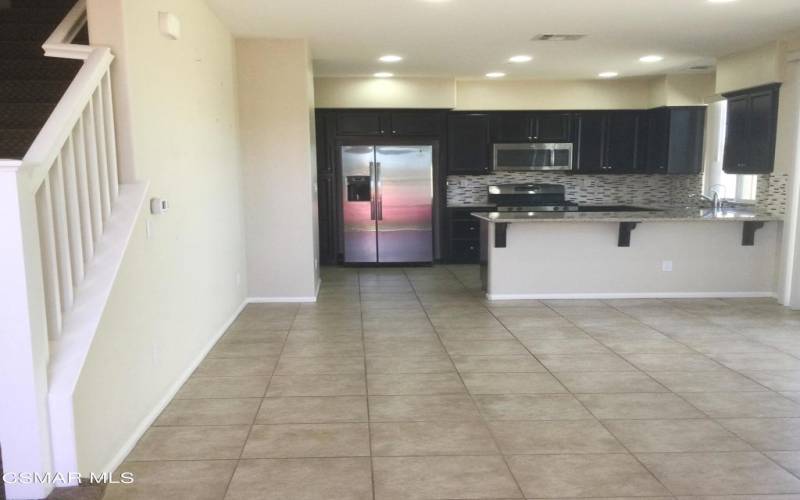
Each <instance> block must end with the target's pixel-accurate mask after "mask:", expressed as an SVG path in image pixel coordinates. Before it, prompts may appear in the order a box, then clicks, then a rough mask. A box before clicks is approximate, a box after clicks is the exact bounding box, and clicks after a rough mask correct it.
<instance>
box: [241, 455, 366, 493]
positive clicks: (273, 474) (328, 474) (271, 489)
mask: <svg viewBox="0 0 800 500" xmlns="http://www.w3.org/2000/svg"><path fill="white" fill-rule="evenodd" d="M323 498H325V499H328V498H330V499H334V498H335V499H338V500H372V474H371V471H370V461H369V458H302V459H289V460H242V461H241V462H239V466H238V467H237V468H236V472H235V473H234V475H233V479H232V480H231V484H230V487H229V488H228V494H227V496H226V497H225V500H256V499H258V500H288V499H291V500H320V499H323Z"/></svg>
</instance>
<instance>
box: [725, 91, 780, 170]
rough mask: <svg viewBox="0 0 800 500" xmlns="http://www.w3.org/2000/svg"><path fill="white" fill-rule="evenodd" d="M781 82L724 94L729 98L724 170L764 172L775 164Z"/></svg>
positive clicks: (771, 168)
mask: <svg viewBox="0 0 800 500" xmlns="http://www.w3.org/2000/svg"><path fill="white" fill-rule="evenodd" d="M779 96H780V84H779V83H776V84H771V85H765V86H763V87H756V88H752V89H747V90H742V91H738V92H732V93H729V94H724V97H725V98H726V99H727V100H728V117H727V128H726V138H725V157H724V160H723V170H724V171H725V172H726V173H729V174H766V173H770V172H772V171H773V169H774V167H775V136H776V129H777V126H778V100H779Z"/></svg>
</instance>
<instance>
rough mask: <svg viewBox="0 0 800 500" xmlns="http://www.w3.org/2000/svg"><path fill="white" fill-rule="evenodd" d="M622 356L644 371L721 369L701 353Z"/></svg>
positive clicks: (706, 370)
mask: <svg viewBox="0 0 800 500" xmlns="http://www.w3.org/2000/svg"><path fill="white" fill-rule="evenodd" d="M623 357H624V358H625V359H627V360H628V361H629V362H630V363H632V364H633V365H634V366H636V367H637V368H639V369H641V370H644V371H646V372H677V371H681V372H709V371H714V370H721V369H722V367H721V366H720V365H719V364H717V363H715V362H714V361H713V360H711V359H709V358H707V357H705V356H703V355H702V354H625V355H624V356H623Z"/></svg>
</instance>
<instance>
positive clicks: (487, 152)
mask: <svg viewBox="0 0 800 500" xmlns="http://www.w3.org/2000/svg"><path fill="white" fill-rule="evenodd" d="M491 150H492V146H491V139H490V135H489V115H488V114H486V113H451V114H450V116H449V117H448V120H447V162H448V169H447V173H448V174H486V173H489V170H490V166H491Z"/></svg>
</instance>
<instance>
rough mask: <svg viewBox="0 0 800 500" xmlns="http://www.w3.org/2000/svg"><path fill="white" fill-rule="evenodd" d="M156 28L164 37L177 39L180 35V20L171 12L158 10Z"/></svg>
mask: <svg viewBox="0 0 800 500" xmlns="http://www.w3.org/2000/svg"><path fill="white" fill-rule="evenodd" d="M158 29H159V30H160V31H161V34H162V35H164V36H165V37H167V38H171V39H172V40H178V39H180V37H181V20H180V19H178V16H176V15H175V14H172V13H171V12H159V13H158Z"/></svg>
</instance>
